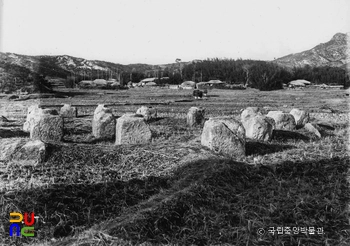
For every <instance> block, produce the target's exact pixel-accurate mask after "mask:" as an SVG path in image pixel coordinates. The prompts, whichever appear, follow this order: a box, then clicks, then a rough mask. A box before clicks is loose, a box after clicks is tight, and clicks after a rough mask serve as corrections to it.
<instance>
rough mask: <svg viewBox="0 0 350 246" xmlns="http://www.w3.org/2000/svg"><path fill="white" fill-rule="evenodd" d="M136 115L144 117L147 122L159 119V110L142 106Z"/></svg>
mask: <svg viewBox="0 0 350 246" xmlns="http://www.w3.org/2000/svg"><path fill="white" fill-rule="evenodd" d="M136 114H139V115H142V116H143V118H144V119H145V120H146V121H149V120H152V119H156V118H157V110H156V109H155V108H152V107H146V106H142V107H141V108H139V109H138V110H137V111H136Z"/></svg>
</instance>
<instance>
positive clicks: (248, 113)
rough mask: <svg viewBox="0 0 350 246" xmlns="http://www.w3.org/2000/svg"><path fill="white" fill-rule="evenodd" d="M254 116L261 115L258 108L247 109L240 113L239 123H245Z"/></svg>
mask: <svg viewBox="0 0 350 246" xmlns="http://www.w3.org/2000/svg"><path fill="white" fill-rule="evenodd" d="M256 115H262V113H261V110H260V109H259V108H258V107H248V108H246V109H244V110H243V111H242V113H241V121H242V122H243V121H245V120H247V119H248V118H251V117H255V116H256Z"/></svg>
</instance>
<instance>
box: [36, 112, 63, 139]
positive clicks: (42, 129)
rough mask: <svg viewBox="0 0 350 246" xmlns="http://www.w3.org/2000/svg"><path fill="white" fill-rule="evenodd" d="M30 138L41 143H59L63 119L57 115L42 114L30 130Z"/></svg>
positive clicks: (61, 135) (61, 136)
mask: <svg viewBox="0 0 350 246" xmlns="http://www.w3.org/2000/svg"><path fill="white" fill-rule="evenodd" d="M30 138H31V139H38V140H41V141H44V142H45V141H61V140H62V138H63V119H62V117H61V116H58V115H49V114H42V115H39V116H38V120H37V121H35V122H34V124H33V125H32V126H31V130H30Z"/></svg>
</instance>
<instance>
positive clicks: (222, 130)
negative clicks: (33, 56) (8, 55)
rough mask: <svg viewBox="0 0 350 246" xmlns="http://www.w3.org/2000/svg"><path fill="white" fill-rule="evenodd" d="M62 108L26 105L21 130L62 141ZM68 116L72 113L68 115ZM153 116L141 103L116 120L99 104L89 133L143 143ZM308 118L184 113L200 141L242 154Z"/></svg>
mask: <svg viewBox="0 0 350 246" xmlns="http://www.w3.org/2000/svg"><path fill="white" fill-rule="evenodd" d="M63 108H64V110H62V109H61V115H58V113H57V111H56V110H52V109H40V108H39V107H38V106H32V107H30V108H29V110H28V115H27V121H26V123H25V124H24V130H25V131H29V132H30V137H31V138H33V139H40V140H42V141H48V140H53V141H60V140H62V137H63V118H62V117H67V114H63V113H62V112H67V111H68V112H69V111H74V109H73V110H72V109H71V108H70V106H69V105H68V106H67V105H65V106H64V107H63ZM72 115H74V113H71V114H69V116H68V117H71V116H72ZM156 117H157V111H156V110H155V109H154V108H152V107H145V106H143V107H141V108H139V109H138V110H137V112H136V114H125V115H123V116H122V117H120V118H118V119H117V120H116V119H115V116H114V115H113V113H112V111H111V109H110V108H107V107H105V106H104V105H103V104H101V105H98V107H97V108H96V109H95V112H94V116H93V119H92V134H93V136H94V137H95V138H96V139H106V138H113V137H115V144H116V145H120V144H141V143H147V142H149V141H150V140H151V138H152V134H151V130H150V127H149V125H148V124H147V123H146V122H147V121H149V120H152V119H154V118H156ZM308 121H309V114H308V113H307V112H305V111H303V110H299V109H293V110H292V111H291V112H290V113H283V112H282V111H270V112H268V114H267V115H264V114H263V113H262V112H261V111H260V109H259V108H254V107H249V108H246V109H245V110H243V111H242V113H241V119H240V121H239V120H236V119H234V118H233V117H215V118H209V120H207V121H206V120H205V110H204V109H202V108H197V107H192V108H190V109H189V111H188V113H187V125H188V126H189V127H194V126H197V125H202V124H203V123H204V122H205V123H204V127H203V131H202V135H201V144H202V145H203V146H207V147H208V148H210V149H211V150H214V151H215V152H219V153H223V154H226V155H229V156H242V155H244V153H245V141H246V138H250V139H256V140H262V141H269V140H271V138H272V135H273V130H275V129H276V130H294V129H296V127H303V126H307V125H308V124H307V122H308ZM311 127H312V126H311Z"/></svg>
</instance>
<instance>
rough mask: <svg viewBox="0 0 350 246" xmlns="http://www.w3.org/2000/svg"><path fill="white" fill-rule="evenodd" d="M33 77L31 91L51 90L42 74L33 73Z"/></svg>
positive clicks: (43, 91) (42, 91)
mask: <svg viewBox="0 0 350 246" xmlns="http://www.w3.org/2000/svg"><path fill="white" fill-rule="evenodd" d="M32 78H33V91H34V92H39V93H45V92H51V91H52V88H51V85H50V83H49V82H48V81H47V80H46V79H45V78H44V76H43V75H42V74H37V73H34V74H33V75H32Z"/></svg>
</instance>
